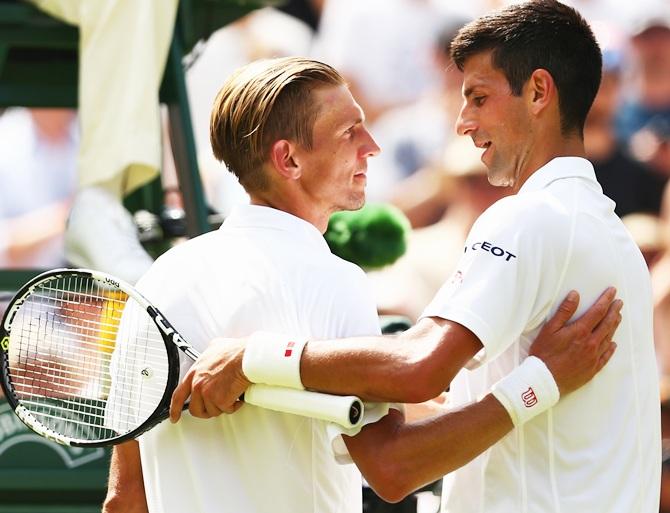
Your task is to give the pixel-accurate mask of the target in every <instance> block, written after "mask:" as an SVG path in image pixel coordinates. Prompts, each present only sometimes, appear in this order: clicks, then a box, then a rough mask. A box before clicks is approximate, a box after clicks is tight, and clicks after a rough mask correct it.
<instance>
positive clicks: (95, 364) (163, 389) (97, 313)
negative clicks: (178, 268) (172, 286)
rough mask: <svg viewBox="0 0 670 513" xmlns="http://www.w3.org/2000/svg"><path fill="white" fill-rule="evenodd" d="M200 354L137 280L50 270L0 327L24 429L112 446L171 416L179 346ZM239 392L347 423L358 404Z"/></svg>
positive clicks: (1, 357)
mask: <svg viewBox="0 0 670 513" xmlns="http://www.w3.org/2000/svg"><path fill="white" fill-rule="evenodd" d="M180 350H181V352H183V353H184V354H186V355H187V356H188V357H189V358H191V359H192V360H195V359H196V358H198V356H199V354H198V352H197V351H196V350H195V349H194V348H193V347H192V346H191V345H190V344H189V343H188V342H187V341H186V340H185V339H184V338H183V337H182V336H181V335H180V334H179V333H177V331H176V330H175V329H174V327H173V326H172V325H171V324H170V323H169V322H168V321H167V319H166V318H165V317H164V316H163V315H162V314H161V313H160V312H159V311H158V309H157V308H156V307H154V306H153V305H152V304H151V303H150V302H149V301H148V300H147V299H145V298H144V297H143V296H142V295H141V294H140V293H139V292H138V291H137V290H136V289H135V288H134V287H132V286H131V285H129V284H127V283H124V282H123V281H121V280H118V279H117V278H114V277H112V276H110V275H107V274H104V273H100V272H97V271H90V270H83V269H56V270H54V271H48V272H46V273H43V274H41V275H39V276H37V277H35V278H33V279H32V280H31V281H30V282H28V283H27V284H26V285H24V286H23V287H22V288H21V290H20V291H19V292H18V293H17V294H16V296H14V298H13V299H12V301H11V302H10V304H9V306H8V308H7V311H6V313H5V316H4V318H3V321H2V326H1V327H0V382H1V384H2V389H3V390H4V392H5V395H6V397H7V401H8V403H9V404H10V406H11V407H12V408H13V409H14V413H16V415H17V416H18V417H19V418H20V419H21V420H22V421H23V423H24V424H26V425H27V426H28V427H29V428H30V429H32V430H33V431H35V432H36V433H38V434H39V435H42V436H44V437H46V438H49V439H51V440H53V441H55V442H58V443H61V444H64V445H71V446H77V447H99V446H107V445H114V444H118V443H121V442H124V441H126V440H129V439H131V438H135V437H137V436H139V435H141V434H142V433H144V432H145V431H147V430H148V429H151V428H152V427H153V426H155V425H156V424H158V423H159V422H161V421H163V420H165V419H166V418H167V417H168V413H169V406H170V399H171V397H172V393H173V391H174V389H175V388H176V386H177V385H178V382H179V375H180V358H179V351H180ZM244 400H245V401H246V402H247V403H249V404H253V405H256V406H260V407H263V408H268V409H271V410H276V411H282V412H286V413H293V414H297V415H304V416H308V417H313V418H318V419H322V420H327V421H331V422H337V423H339V424H341V425H343V426H345V427H355V426H357V425H359V424H360V422H361V421H362V417H363V403H362V402H361V400H360V399H358V398H357V397H353V396H348V397H342V396H334V395H328V394H320V393H316V392H309V391H305V390H294V389H289V388H281V387H270V386H266V385H252V386H250V387H249V388H248V389H247V391H246V393H245V395H244Z"/></svg>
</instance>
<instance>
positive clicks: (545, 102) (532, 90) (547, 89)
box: [527, 68, 558, 115]
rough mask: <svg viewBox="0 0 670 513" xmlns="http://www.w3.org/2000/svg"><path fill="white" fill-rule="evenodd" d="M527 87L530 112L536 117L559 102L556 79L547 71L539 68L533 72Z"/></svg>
mask: <svg viewBox="0 0 670 513" xmlns="http://www.w3.org/2000/svg"><path fill="white" fill-rule="evenodd" d="M527 87H528V91H527V96H528V100H529V107H530V111H531V112H532V113H533V114H535V115H537V114H539V113H540V112H542V111H543V110H545V109H546V108H547V107H548V106H549V105H551V103H552V102H554V101H557V100H558V96H557V95H556V83H555V82H554V77H552V76H551V73H549V72H548V71H547V70H546V69H542V68H539V69H536V70H535V71H533V73H532V74H531V76H530V79H528V84H527Z"/></svg>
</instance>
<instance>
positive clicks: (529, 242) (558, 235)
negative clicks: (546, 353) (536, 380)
mask: <svg viewBox="0 0 670 513" xmlns="http://www.w3.org/2000/svg"><path fill="white" fill-rule="evenodd" d="M539 195H540V196H542V194H541V193H540V194H539ZM571 238H572V222H571V219H570V215H569V213H568V212H567V211H565V210H564V209H562V207H561V206H560V205H558V204H555V203H553V202H551V201H547V199H546V198H541V197H540V198H537V197H533V198H517V197H510V198H506V199H505V200H502V201H500V202H498V203H496V204H495V205H494V206H493V207H491V208H490V209H489V210H487V211H486V212H485V213H484V214H483V215H482V216H481V217H480V219H479V220H478V221H477V222H476V223H475V225H474V226H473V228H472V230H471V232H470V234H469V235H468V238H467V240H466V244H465V248H464V253H463V256H462V257H461V260H460V262H459V264H458V266H457V270H456V271H455V272H454V273H453V274H452V276H451V277H450V278H449V279H448V280H447V281H446V282H445V283H444V285H443V286H442V287H441V288H440V290H439V291H438V293H437V294H436V296H435V298H434V299H433V300H432V301H431V303H430V304H429V305H428V307H427V308H426V309H425V310H424V312H423V314H422V317H440V318H443V319H448V320H451V321H454V322H457V323H458V324H461V325H463V326H465V327H466V328H468V329H469V330H470V331H472V332H473V333H474V334H475V335H476V336H477V337H478V338H479V340H480V341H481V343H482V345H483V346H484V349H483V350H482V352H480V353H479V354H478V355H477V356H476V357H475V358H476V360H477V361H476V362H471V365H469V367H472V366H473V365H472V363H475V366H476V364H479V363H482V362H484V361H487V360H491V359H493V358H495V357H496V356H498V355H500V354H501V353H502V352H503V351H504V350H505V349H507V348H508V347H509V346H510V345H511V344H512V343H513V342H515V341H516V340H518V339H519V337H520V336H521V335H522V333H524V332H526V331H529V330H531V329H533V328H534V327H536V326H537V325H538V324H539V323H540V322H542V320H544V318H545V317H546V315H547V313H548V311H549V308H550V306H551V303H552V302H553V300H554V299H555V296H556V294H557V291H558V287H559V285H560V281H561V280H562V275H563V272H564V269H565V266H566V265H567V256H568V252H569V250H570V249H569V248H570V241H571Z"/></svg>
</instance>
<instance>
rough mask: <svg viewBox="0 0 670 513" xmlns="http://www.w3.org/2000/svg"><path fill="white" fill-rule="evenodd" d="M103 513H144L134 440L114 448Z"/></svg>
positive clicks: (139, 462)
mask: <svg viewBox="0 0 670 513" xmlns="http://www.w3.org/2000/svg"><path fill="white" fill-rule="evenodd" d="M102 511H103V513H115V512H119V513H146V512H147V511H148V508H147V502H146V496H145V494H144V480H143V476H142V464H141V461H140V449H139V444H138V443H137V442H136V441H135V440H131V441H130V442H126V443H123V444H120V445H117V446H115V447H114V450H113V452H112V459H111V462H110V466H109V485H108V488H107V497H106V498H105V503H104V505H103V509H102Z"/></svg>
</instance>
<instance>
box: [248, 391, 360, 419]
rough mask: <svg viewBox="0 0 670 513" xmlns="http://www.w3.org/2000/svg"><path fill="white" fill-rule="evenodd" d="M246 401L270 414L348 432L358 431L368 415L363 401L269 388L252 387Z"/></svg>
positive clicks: (353, 398) (347, 397)
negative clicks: (311, 420)
mask: <svg viewBox="0 0 670 513" xmlns="http://www.w3.org/2000/svg"><path fill="white" fill-rule="evenodd" d="M244 401H245V402H247V403H249V404H253V405H254V406H259V407H261V408H266V409H268V410H274V411H280V412H283V413H292V414H294V415H302V416H304V417H311V418H314V419H319V420H325V421H327V422H335V423H336V424H339V425H341V426H343V427H345V428H354V427H358V426H359V425H360V424H361V422H362V421H363V413H364V411H365V410H364V406H363V401H361V400H360V399H359V398H358V397H356V396H351V395H350V396H340V395H330V394H321V393H319V392H310V391H308V390H297V389H295V388H284V387H273V386H268V385H251V386H250V387H249V388H248V389H247V391H246V392H245V393H244Z"/></svg>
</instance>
